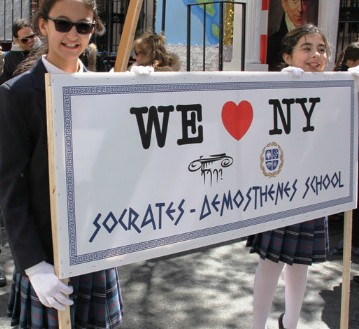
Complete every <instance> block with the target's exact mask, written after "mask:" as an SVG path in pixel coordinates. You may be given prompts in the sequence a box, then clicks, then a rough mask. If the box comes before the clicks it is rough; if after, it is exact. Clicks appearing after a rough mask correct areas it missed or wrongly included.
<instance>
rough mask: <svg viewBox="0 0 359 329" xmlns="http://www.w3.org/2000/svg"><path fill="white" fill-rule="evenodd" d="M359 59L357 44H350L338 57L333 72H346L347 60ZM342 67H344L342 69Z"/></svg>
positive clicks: (358, 43) (358, 46)
mask: <svg viewBox="0 0 359 329" xmlns="http://www.w3.org/2000/svg"><path fill="white" fill-rule="evenodd" d="M358 59H359V42H352V43H350V44H349V45H348V46H347V47H346V48H345V49H344V50H343V51H342V52H341V53H340V55H339V57H338V59H337V61H336V63H335V67H334V71H343V70H347V69H348V67H347V66H346V63H347V61H348V60H352V61H357V60H358ZM343 66H346V67H345V68H343Z"/></svg>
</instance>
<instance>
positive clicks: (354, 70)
mask: <svg viewBox="0 0 359 329" xmlns="http://www.w3.org/2000/svg"><path fill="white" fill-rule="evenodd" d="M348 71H349V72H350V73H351V74H352V75H353V76H355V77H359V65H358V66H354V67H349V69H348Z"/></svg>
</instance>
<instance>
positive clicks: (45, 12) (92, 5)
mask: <svg viewBox="0 0 359 329" xmlns="http://www.w3.org/2000/svg"><path fill="white" fill-rule="evenodd" d="M57 1H61V0H43V1H42V4H41V7H40V9H39V11H38V12H37V13H36V14H35V16H34V20H33V26H34V31H36V32H39V20H40V19H41V18H42V19H45V20H47V19H48V17H49V13H50V11H51V9H52V7H53V6H54V5H55V3H56V2H57ZM82 3H83V4H84V6H85V7H86V8H88V9H90V10H92V12H93V19H94V23H95V31H94V33H95V34H97V35H103V34H104V33H105V31H106V29H105V26H104V25H103V23H102V21H101V19H100V16H99V14H98V11H97V4H96V0H82ZM41 41H42V45H41V47H39V48H37V49H35V50H33V51H31V52H30V54H29V56H28V57H27V58H26V59H25V60H24V61H23V62H22V63H21V64H20V65H19V66H18V67H17V69H16V71H15V72H14V76H15V75H18V74H20V73H23V72H25V71H27V70H29V69H30V68H31V67H32V66H33V65H34V63H35V62H36V61H37V60H38V59H39V58H40V57H41V55H44V54H47V53H48V50H49V47H48V42H47V38H44V37H42V38H41Z"/></svg>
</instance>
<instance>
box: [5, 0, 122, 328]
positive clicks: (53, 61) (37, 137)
mask: <svg viewBox="0 0 359 329" xmlns="http://www.w3.org/2000/svg"><path fill="white" fill-rule="evenodd" d="M35 24H36V25H37V26H38V29H39V31H40V33H41V34H42V35H43V36H44V38H45V39H46V40H44V44H43V45H42V47H41V48H40V49H39V50H38V51H37V52H36V53H35V54H33V55H31V56H29V57H28V58H27V59H26V60H25V61H24V62H23V63H22V64H21V67H22V68H23V69H24V70H25V72H24V73H22V74H20V75H18V76H16V77H14V78H12V79H10V80H8V81H7V82H5V83H4V84H2V85H1V86H0V160H1V161H0V208H1V210H2V213H3V218H4V221H5V228H6V232H7V236H8V241H9V245H10V248H11V251H12V255H13V258H14V264H15V271H16V274H15V276H14V281H13V284H12V288H11V292H10V298H9V303H8V311H9V314H10V315H11V316H12V326H15V325H18V327H19V328H31V329H42V328H58V327H59V323H58V316H57V311H58V310H64V309H65V307H66V306H70V311H71V312H70V313H71V327H72V328H104V329H105V328H106V329H113V328H118V327H119V326H120V324H121V322H122V310H123V307H122V297H121V290H120V285H119V279H118V272H117V269H115V268H110V269H106V270H100V271H97V272H93V273H88V274H83V275H80V276H76V277H71V278H69V285H65V284H64V283H63V282H62V281H61V280H60V279H59V278H58V277H57V276H56V275H55V273H54V266H53V262H54V259H53V242H52V234H51V213H50V192H49V171H48V149H47V128H46V127H47V124H46V110H45V109H46V101H45V73H47V72H49V73H75V72H84V71H86V69H85V68H84V65H83V63H82V62H81V61H80V60H79V57H80V55H81V54H82V53H83V51H84V50H85V48H86V47H87V46H88V43H89V41H90V38H91V36H92V34H93V33H97V34H102V33H104V26H103V24H102V22H101V20H100V18H99V14H98V11H97V7H96V1H95V0H43V1H42V2H41V7H40V8H39V11H38V13H37V16H36V18H35ZM41 54H42V55H41ZM28 67H31V68H30V70H27V68H28ZM26 70H27V71H26Z"/></svg>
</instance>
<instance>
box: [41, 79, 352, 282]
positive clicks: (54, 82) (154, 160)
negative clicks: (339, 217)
mask: <svg viewBox="0 0 359 329" xmlns="http://www.w3.org/2000/svg"><path fill="white" fill-rule="evenodd" d="M50 85H51V86H50V88H49V89H48V95H47V97H48V100H49V101H48V118H49V120H50V122H51V125H52V127H51V130H50V131H51V132H50V133H51V136H49V143H50V150H53V153H52V152H50V159H53V160H54V166H53V168H52V169H53V171H54V172H55V174H54V177H53V180H52V181H53V184H54V186H53V187H52V190H54V191H55V193H54V195H53V197H54V199H55V200H54V202H53V208H55V209H53V217H56V221H55V224H54V225H56V227H55V232H56V234H57V241H58V242H57V245H56V243H55V248H57V249H58V255H59V256H58V257H59V260H58V263H59V267H60V269H59V274H60V277H61V278H65V277H70V276H74V275H78V274H81V273H86V272H90V271H94V270H99V269H103V268H108V267H113V266H119V265H124V264H128V263H132V262H137V261H141V260H145V259H150V258H154V257H158V256H162V255H166V254H172V253H175V252H179V251H183V250H189V249H193V248H197V247H201V246H206V245H210V244H214V243H218V242H222V241H227V240H231V239H235V238H238V237H243V236H247V235H250V234H253V233H256V232H260V231H265V230H268V229H273V228H277V227H281V226H286V225H289V224H293V223H298V222H302V221H306V220H310V219H313V218H317V217H322V216H325V215H329V214H334V213H338V212H341V211H346V210H350V209H353V208H356V200H357V196H356V181H357V150H358V145H357V139H358V138H357V122H358V119H357V89H356V85H355V83H354V80H353V79H352V77H351V76H350V75H349V74H347V73H321V74H305V75H304V77H302V78H300V79H294V78H292V77H291V76H290V75H287V74H280V73H267V72H265V73H248V72H217V73H213V72H211V73H204V72H197V73H155V74H153V75H151V76H135V75H133V74H130V73H112V74H111V73H104V74H102V73H96V74H91V73H89V74H80V75H77V74H75V75H67V74H66V75H61V74H56V75H50ZM51 125H50V126H51ZM55 241H56V239H55Z"/></svg>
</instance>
